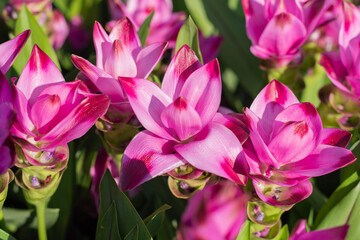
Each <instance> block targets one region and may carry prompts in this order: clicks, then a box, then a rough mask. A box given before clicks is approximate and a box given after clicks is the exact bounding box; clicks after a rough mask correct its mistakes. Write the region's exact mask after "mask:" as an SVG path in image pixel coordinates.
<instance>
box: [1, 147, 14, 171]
mask: <svg viewBox="0 0 360 240" xmlns="http://www.w3.org/2000/svg"><path fill="white" fill-rule="evenodd" d="M0 159H1V161H0V175H2V174H4V173H6V171H7V170H8V168H10V167H11V165H12V163H13V160H12V157H11V153H10V149H9V148H8V147H6V146H0Z"/></svg>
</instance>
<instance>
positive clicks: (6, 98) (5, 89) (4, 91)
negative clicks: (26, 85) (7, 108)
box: [0, 71, 14, 103]
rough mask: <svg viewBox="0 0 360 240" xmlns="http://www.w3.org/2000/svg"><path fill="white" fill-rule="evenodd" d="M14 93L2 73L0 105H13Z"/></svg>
mask: <svg viewBox="0 0 360 240" xmlns="http://www.w3.org/2000/svg"><path fill="white" fill-rule="evenodd" d="M13 98H14V97H13V92H12V90H11V86H10V84H9V81H8V80H7V78H6V77H5V75H4V74H3V73H2V72H1V71H0V103H4V102H8V103H12V102H13V101H14V99H13Z"/></svg>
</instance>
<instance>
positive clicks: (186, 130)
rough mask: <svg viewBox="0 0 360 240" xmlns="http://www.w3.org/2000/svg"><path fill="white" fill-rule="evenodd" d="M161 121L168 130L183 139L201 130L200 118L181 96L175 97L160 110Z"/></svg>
mask: <svg viewBox="0 0 360 240" xmlns="http://www.w3.org/2000/svg"><path fill="white" fill-rule="evenodd" d="M161 121H162V123H163V124H164V126H165V127H166V128H168V129H169V130H168V131H170V132H174V133H176V135H175V136H177V137H178V139H179V140H181V141H184V140H186V139H188V138H190V137H191V136H194V135H195V134H196V133H198V132H199V131H200V130H201V127H202V125H201V119H200V117H199V114H198V113H197V112H196V111H195V109H194V108H193V107H192V106H191V105H190V104H188V103H187V101H186V99H185V98H183V97H179V98H177V99H176V100H175V101H174V102H173V103H171V104H170V105H169V106H167V107H166V108H165V109H164V110H163V111H162V112H161Z"/></svg>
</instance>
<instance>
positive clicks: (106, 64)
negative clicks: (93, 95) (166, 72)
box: [72, 18, 167, 121]
mask: <svg viewBox="0 0 360 240" xmlns="http://www.w3.org/2000/svg"><path fill="white" fill-rule="evenodd" d="M94 44H95V50H96V66H94V65H93V64H91V63H90V62H89V61H87V60H85V59H83V58H81V57H78V56H76V55H72V60H73V63H74V65H75V66H76V67H77V68H78V69H79V70H80V71H81V72H82V73H83V74H84V75H85V76H86V79H87V80H86V79H85V80H86V81H87V84H88V85H89V87H91V86H92V88H95V89H97V90H98V91H100V92H102V93H104V94H106V95H108V96H109V97H110V99H111V105H110V109H109V112H108V114H107V116H106V117H107V119H108V120H109V119H110V121H121V120H124V119H125V120H126V119H128V118H129V116H131V113H132V110H131V107H130V105H129V102H128V100H127V96H126V94H125V92H124V90H123V88H122V86H121V84H120V82H119V81H118V77H137V78H147V77H148V76H149V75H150V73H151V72H152V70H153V69H154V67H155V66H156V64H157V63H158V61H159V60H160V58H161V56H162V54H163V52H164V51H165V49H166V47H167V43H154V44H152V45H150V46H147V47H145V48H142V47H141V43H140V40H139V37H138V35H137V33H136V31H135V29H134V27H133V25H132V23H131V22H130V21H129V19H127V18H123V19H122V20H120V21H118V22H117V23H116V25H115V26H114V28H113V30H112V31H111V33H110V35H108V34H107V33H106V32H105V30H104V29H103V28H102V26H101V25H100V24H99V23H98V22H96V23H95V26H94Z"/></svg>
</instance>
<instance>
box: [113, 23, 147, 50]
mask: <svg viewBox="0 0 360 240" xmlns="http://www.w3.org/2000/svg"><path fill="white" fill-rule="evenodd" d="M109 37H110V39H111V40H112V41H115V40H119V41H120V42H121V43H122V44H123V45H124V46H125V48H126V49H127V50H128V51H129V52H130V53H132V52H133V51H134V50H135V49H137V48H139V47H141V42H140V39H139V36H138V34H137V32H136V31H135V29H134V26H133V24H132V23H131V21H130V20H129V19H128V18H127V17H124V18H123V19H121V20H119V21H118V22H117V23H115V25H114V27H113V29H112V30H111V33H110V35H109Z"/></svg>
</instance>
